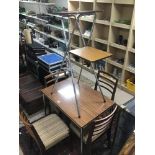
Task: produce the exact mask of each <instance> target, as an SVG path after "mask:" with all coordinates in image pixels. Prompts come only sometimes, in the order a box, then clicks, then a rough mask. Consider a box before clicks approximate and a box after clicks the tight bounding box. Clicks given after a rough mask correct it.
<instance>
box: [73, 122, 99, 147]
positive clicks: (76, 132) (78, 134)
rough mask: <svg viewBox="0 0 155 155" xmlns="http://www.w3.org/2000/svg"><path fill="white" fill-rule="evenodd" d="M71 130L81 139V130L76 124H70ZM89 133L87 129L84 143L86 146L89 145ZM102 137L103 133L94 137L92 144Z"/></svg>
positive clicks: (84, 132)
mask: <svg viewBox="0 0 155 155" xmlns="http://www.w3.org/2000/svg"><path fill="white" fill-rule="evenodd" d="M70 128H71V129H72V131H73V132H74V133H75V134H76V135H77V136H78V137H79V138H80V129H79V128H78V127H77V126H75V125H74V124H72V123H71V124H70ZM88 131H89V129H88V128H87V127H86V129H84V131H83V142H84V143H85V144H86V143H87V139H88ZM101 135H102V133H101V134H99V135H96V136H93V137H92V142H93V141H95V140H96V139H97V138H99V137H100V136H101Z"/></svg>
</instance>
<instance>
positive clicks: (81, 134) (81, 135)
mask: <svg viewBox="0 0 155 155" xmlns="http://www.w3.org/2000/svg"><path fill="white" fill-rule="evenodd" d="M80 139H81V141H80V142H81V155H82V154H83V131H82V128H81V129H80Z"/></svg>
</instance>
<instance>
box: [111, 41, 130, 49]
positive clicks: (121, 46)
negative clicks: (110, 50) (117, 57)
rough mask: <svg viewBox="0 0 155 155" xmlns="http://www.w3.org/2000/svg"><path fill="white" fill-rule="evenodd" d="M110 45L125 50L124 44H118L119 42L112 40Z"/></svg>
mask: <svg viewBox="0 0 155 155" xmlns="http://www.w3.org/2000/svg"><path fill="white" fill-rule="evenodd" d="M110 46H112V47H116V48H119V49H121V50H126V49H127V47H126V46H123V45H119V44H116V43H112V42H111V43H110Z"/></svg>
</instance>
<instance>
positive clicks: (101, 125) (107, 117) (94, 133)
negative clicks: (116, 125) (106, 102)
mask: <svg viewBox="0 0 155 155" xmlns="http://www.w3.org/2000/svg"><path fill="white" fill-rule="evenodd" d="M117 107H118V106H117V105H116V104H114V105H113V106H112V107H110V108H109V109H107V110H106V111H105V112H104V113H103V114H101V115H100V116H98V117H97V118H96V119H95V120H94V121H93V124H92V127H91V130H90V132H89V134H88V139H87V143H88V142H89V143H91V142H93V141H95V140H96V139H97V138H99V137H100V136H101V135H102V134H104V133H105V132H106V131H107V130H108V129H110V128H111V125H112V120H113V117H114V114H115V112H116V110H117Z"/></svg>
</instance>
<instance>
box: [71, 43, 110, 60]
mask: <svg viewBox="0 0 155 155" xmlns="http://www.w3.org/2000/svg"><path fill="white" fill-rule="evenodd" d="M70 53H72V54H74V55H76V56H78V57H80V58H83V59H85V60H88V61H90V62H95V61H97V60H101V59H105V58H108V57H110V56H111V55H112V54H111V53H110V52H105V51H102V50H99V49H96V48H93V47H88V46H86V47H82V48H78V49H75V50H71V51H70Z"/></svg>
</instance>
